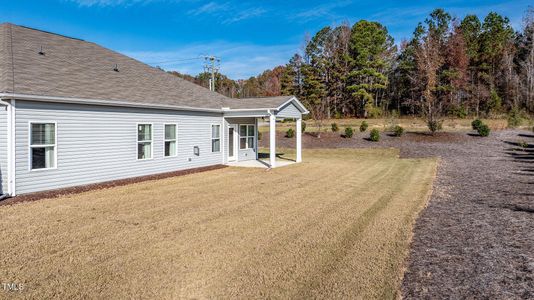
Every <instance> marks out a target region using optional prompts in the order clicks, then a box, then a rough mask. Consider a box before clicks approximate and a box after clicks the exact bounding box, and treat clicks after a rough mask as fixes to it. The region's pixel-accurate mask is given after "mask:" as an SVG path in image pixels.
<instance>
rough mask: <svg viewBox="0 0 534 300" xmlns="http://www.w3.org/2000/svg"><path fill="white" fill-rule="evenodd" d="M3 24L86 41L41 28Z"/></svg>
mask: <svg viewBox="0 0 534 300" xmlns="http://www.w3.org/2000/svg"><path fill="white" fill-rule="evenodd" d="M3 24H7V25H10V26H16V27H21V28H26V29H30V30H35V31H39V32H43V33H47V34H51V35H57V36H60V37H64V38H68V39H72V40H78V41H85V40H84V39H81V38H77V37H72V36H68V35H64V34H60V33H55V32H51V31H47V30H43V29H39V28H34V27H30V26H26V25H18V24H13V23H9V22H6V23H3ZM3 24H2V25H3Z"/></svg>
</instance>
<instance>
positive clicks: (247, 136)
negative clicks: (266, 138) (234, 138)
mask: <svg viewBox="0 0 534 300" xmlns="http://www.w3.org/2000/svg"><path fill="white" fill-rule="evenodd" d="M241 126H252V127H253V128H254V135H248V127H247V130H246V132H247V135H245V136H241ZM250 137H251V138H254V140H253V141H252V145H249V144H248V138H250ZM241 138H245V148H241ZM238 144H239V150H250V149H254V146H255V145H256V125H255V124H239V143H238Z"/></svg>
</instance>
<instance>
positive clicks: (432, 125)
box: [427, 121, 443, 133]
mask: <svg viewBox="0 0 534 300" xmlns="http://www.w3.org/2000/svg"><path fill="white" fill-rule="evenodd" d="M427 126H428V129H430V131H431V132H432V133H434V132H436V131H439V130H441V129H442V128H443V126H442V122H441V121H428V123H427Z"/></svg>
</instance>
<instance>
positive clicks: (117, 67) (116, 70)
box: [113, 64, 119, 72]
mask: <svg viewBox="0 0 534 300" xmlns="http://www.w3.org/2000/svg"><path fill="white" fill-rule="evenodd" d="M113 71H115V72H119V65H117V64H115V67H114V68H113Z"/></svg>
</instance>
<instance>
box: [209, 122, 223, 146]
mask: <svg viewBox="0 0 534 300" xmlns="http://www.w3.org/2000/svg"><path fill="white" fill-rule="evenodd" d="M213 126H219V138H218V140H219V151H213V140H217V138H214V137H213ZM222 128H223V126H222V125H221V124H219V123H212V124H210V148H211V153H221V152H222V148H223V144H222Z"/></svg>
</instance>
